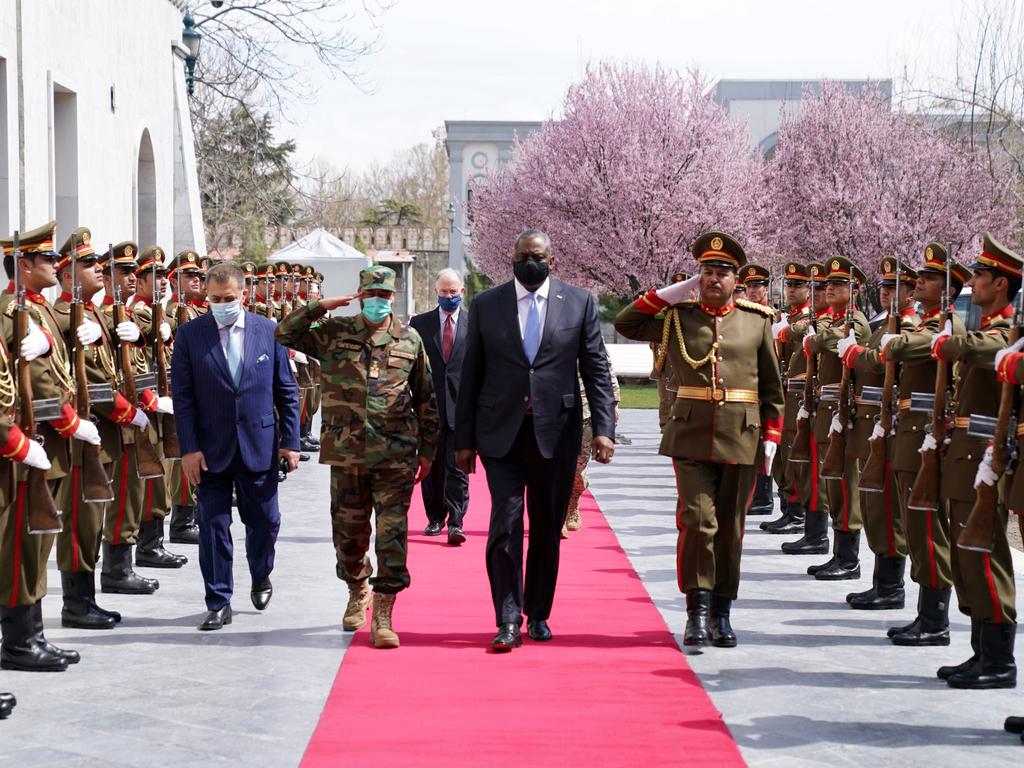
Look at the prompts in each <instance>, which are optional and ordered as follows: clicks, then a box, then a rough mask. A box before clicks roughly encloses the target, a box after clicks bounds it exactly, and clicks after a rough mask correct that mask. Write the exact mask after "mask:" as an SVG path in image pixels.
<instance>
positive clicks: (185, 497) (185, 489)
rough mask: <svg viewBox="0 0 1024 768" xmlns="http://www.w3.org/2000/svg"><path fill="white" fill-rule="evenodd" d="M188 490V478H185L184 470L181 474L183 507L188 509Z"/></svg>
mask: <svg viewBox="0 0 1024 768" xmlns="http://www.w3.org/2000/svg"><path fill="white" fill-rule="evenodd" d="M188 490H189V485H188V478H187V477H185V472H184V470H182V473H181V506H183V507H187V506H188V502H189V498H188Z"/></svg>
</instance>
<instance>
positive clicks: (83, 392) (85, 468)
mask: <svg viewBox="0 0 1024 768" xmlns="http://www.w3.org/2000/svg"><path fill="white" fill-rule="evenodd" d="M75 240H76V238H75V236H74V235H72V236H71V265H70V268H71V324H70V332H69V333H68V346H69V347H70V349H68V352H69V355H68V356H69V357H70V358H71V376H72V380H73V381H74V383H75V412H76V413H77V414H78V418H79V419H81V420H83V421H93V422H94V423H95V419H93V417H92V393H93V391H95V392H96V393H97V394H99V395H100V397H103V392H104V390H105V391H106V393H108V394H109V397H110V399H111V400H112V399H113V392H112V391H111V390H110V387H109V386H108V385H103V384H101V385H98V386H97V388H95V389H94V388H93V387H91V386H90V385H89V377H88V374H87V373H86V370H85V345H83V344H82V343H81V342H80V341H79V340H78V329H79V328H81V327H82V322H83V321H84V320H85V303H84V302H83V301H82V286H81V285H80V284H79V282H78V244H77V243H76V241H75ZM100 450H101V447H100V446H99V445H93V444H92V443H87V442H83V441H75V442H74V444H72V446H71V456H72V462H73V463H76V464H77V465H78V466H79V468H80V470H81V472H82V501H85V502H87V503H100V502H105V501H113V500H114V494H113V492H112V491H111V482H110V478H109V477H108V476H107V472H106V470H105V469H104V468H103V460H102V459H101V458H100Z"/></svg>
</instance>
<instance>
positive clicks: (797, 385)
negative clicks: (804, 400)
mask: <svg viewBox="0 0 1024 768" xmlns="http://www.w3.org/2000/svg"><path fill="white" fill-rule="evenodd" d="M805 381H806V380H805V379H790V380H789V381H787V382H786V391H787V392H788V393H789V394H791V395H792V394H797V393H800V392H803V391H804V382H805Z"/></svg>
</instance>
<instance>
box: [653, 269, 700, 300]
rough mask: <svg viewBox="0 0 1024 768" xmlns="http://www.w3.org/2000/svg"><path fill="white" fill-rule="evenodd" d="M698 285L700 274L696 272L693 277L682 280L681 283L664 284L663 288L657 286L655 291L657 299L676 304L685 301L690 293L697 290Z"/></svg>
mask: <svg viewBox="0 0 1024 768" xmlns="http://www.w3.org/2000/svg"><path fill="white" fill-rule="evenodd" d="M699 286H700V275H699V274H696V275H694V276H693V277H690V278H687V279H686V280H683V282H681V283H672V285H666V286H665V287H664V288H659V289H658V290H657V291H655V293H656V294H657V296H658V298H659V299H662V300H663V301H667V302H668V303H669V304H678V303H679V302H681V301H686V300H687V299H688V298H690V296H691V294H692V293H693V292H694V291H695V290H697V288H698V287H699Z"/></svg>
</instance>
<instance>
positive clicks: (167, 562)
mask: <svg viewBox="0 0 1024 768" xmlns="http://www.w3.org/2000/svg"><path fill="white" fill-rule="evenodd" d="M187 562H188V558H187V557H185V556H184V555H175V554H173V553H171V552H168V551H167V550H166V549H164V521H163V519H162V518H161V519H156V518H154V519H152V520H144V521H143V522H142V524H141V525H140V526H139V543H138V544H137V545H136V546H135V565H137V566H141V567H144V568H181V567H182V566H183V565H185V563H187Z"/></svg>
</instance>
